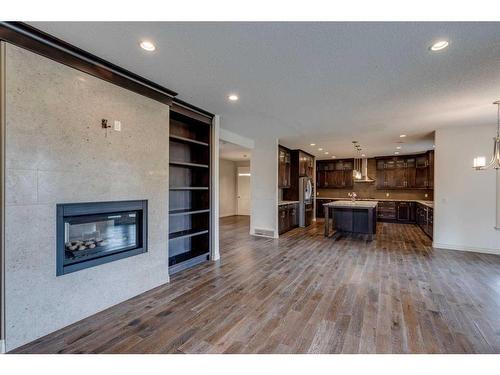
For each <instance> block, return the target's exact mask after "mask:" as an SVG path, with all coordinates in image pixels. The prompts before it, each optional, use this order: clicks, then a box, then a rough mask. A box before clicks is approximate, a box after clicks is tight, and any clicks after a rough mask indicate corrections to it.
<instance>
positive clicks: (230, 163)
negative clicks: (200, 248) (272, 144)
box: [219, 140, 252, 244]
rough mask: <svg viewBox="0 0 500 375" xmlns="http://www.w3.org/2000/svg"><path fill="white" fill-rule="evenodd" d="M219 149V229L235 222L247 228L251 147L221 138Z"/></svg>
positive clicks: (249, 211)
mask: <svg viewBox="0 0 500 375" xmlns="http://www.w3.org/2000/svg"><path fill="white" fill-rule="evenodd" d="M219 150H220V151H219V218H220V224H219V231H220V232H221V233H222V232H224V230H225V228H226V227H230V226H231V225H234V224H235V223H239V224H240V225H241V228H245V231H247V230H248V231H249V230H250V214H251V209H250V207H251V185H250V179H251V178H252V176H251V174H250V163H251V149H248V148H245V147H243V146H240V145H237V144H234V143H231V142H227V141H222V140H221V141H220V143H219ZM222 238H223V237H222V236H221V244H223V240H222Z"/></svg>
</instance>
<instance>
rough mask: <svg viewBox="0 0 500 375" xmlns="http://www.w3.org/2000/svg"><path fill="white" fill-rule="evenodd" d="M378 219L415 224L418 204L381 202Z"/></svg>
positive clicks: (379, 203)
mask: <svg viewBox="0 0 500 375" xmlns="http://www.w3.org/2000/svg"><path fill="white" fill-rule="evenodd" d="M377 218H378V219H379V220H381V221H384V220H387V221H398V222H402V223H414V222H415V220H416V204H415V202H408V201H401V202H400V201H379V202H378V208H377Z"/></svg>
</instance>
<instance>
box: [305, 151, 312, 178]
mask: <svg viewBox="0 0 500 375" xmlns="http://www.w3.org/2000/svg"><path fill="white" fill-rule="evenodd" d="M306 176H307V177H310V178H312V177H313V176H314V158H313V157H312V156H310V155H307V163H306Z"/></svg>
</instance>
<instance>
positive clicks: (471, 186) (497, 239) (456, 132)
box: [434, 125, 500, 254]
mask: <svg viewBox="0 0 500 375" xmlns="http://www.w3.org/2000/svg"><path fill="white" fill-rule="evenodd" d="M495 130H496V129H495V126H476V125H473V126H470V127H457V128H449V129H443V130H437V131H436V157H435V166H436V173H435V179H434V183H435V188H436V194H435V195H436V199H435V205H434V246H435V247H438V248H446V249H455V250H470V251H479V252H487V253H495V254H500V230H498V229H495V225H496V203H497V202H496V199H497V185H496V173H497V172H496V171H495V170H494V169H491V168H490V169H489V170H485V171H476V170H474V169H473V168H472V161H473V158H474V157H476V156H485V157H487V158H488V159H489V158H490V157H491V153H492V152H493V141H492V138H493V136H494V135H495Z"/></svg>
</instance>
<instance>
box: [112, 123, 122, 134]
mask: <svg viewBox="0 0 500 375" xmlns="http://www.w3.org/2000/svg"><path fill="white" fill-rule="evenodd" d="M113 129H114V130H116V131H117V132H120V131H122V123H121V121H118V120H115V124H114V126H113Z"/></svg>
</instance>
